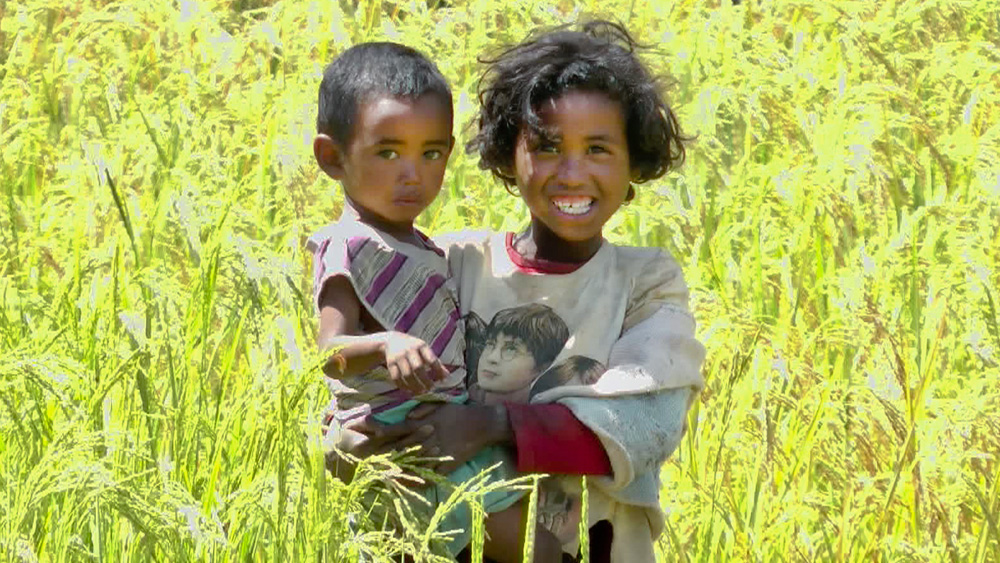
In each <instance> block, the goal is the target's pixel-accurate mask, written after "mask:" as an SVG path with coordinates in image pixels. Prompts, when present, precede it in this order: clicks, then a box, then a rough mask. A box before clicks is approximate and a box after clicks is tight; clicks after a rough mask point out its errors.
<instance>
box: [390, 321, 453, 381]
mask: <svg viewBox="0 0 1000 563" xmlns="http://www.w3.org/2000/svg"><path fill="white" fill-rule="evenodd" d="M385 366H386V368H388V370H389V378H390V379H392V381H393V383H395V384H396V387H399V388H400V389H404V390H406V391H409V392H410V393H413V394H414V395H420V394H423V393H426V392H428V391H430V390H431V388H433V387H434V382H435V381H439V380H441V379H444V378H445V377H447V376H448V370H446V369H445V367H444V365H443V364H441V360H439V359H438V357H437V356H436V355H435V354H434V352H433V351H432V350H431V348H430V346H428V345H427V343H426V342H424V341H423V340H421V339H419V338H417V337H415V336H410V335H409V334H405V333H402V332H395V331H393V332H389V333H387V336H386V339H385Z"/></svg>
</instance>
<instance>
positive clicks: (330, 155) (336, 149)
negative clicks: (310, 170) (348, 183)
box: [313, 133, 344, 180]
mask: <svg viewBox="0 0 1000 563" xmlns="http://www.w3.org/2000/svg"><path fill="white" fill-rule="evenodd" d="M313 155H315V157H316V163H317V164H319V167H320V169H322V170H323V172H326V175H327V176H329V177H331V178H333V179H334V180H341V179H343V178H344V151H343V149H342V148H341V146H340V144H338V143H337V142H336V141H334V140H333V138H331V137H330V136H329V135H324V134H322V133H321V134H319V135H316V138H315V139H313Z"/></svg>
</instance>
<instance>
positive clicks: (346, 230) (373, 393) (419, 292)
mask: <svg viewBox="0 0 1000 563" xmlns="http://www.w3.org/2000/svg"><path fill="white" fill-rule="evenodd" d="M415 232H416V234H417V236H418V238H419V240H420V241H421V243H422V245H421V247H418V246H415V245H413V244H407V243H403V242H400V241H398V240H397V239H395V238H393V237H392V236H391V235H389V234H387V233H384V232H381V231H379V230H377V229H375V228H373V227H371V226H370V225H366V224H364V223H361V222H360V221H358V220H357V219H356V218H354V217H351V216H349V215H346V214H345V216H344V217H342V218H341V220H340V221H338V222H336V223H334V224H332V225H329V226H327V227H324V228H323V229H321V230H320V231H318V232H317V233H316V234H315V235H313V236H312V237H310V238H309V241H308V243H307V249H308V250H309V251H310V252H312V254H313V276H314V277H313V281H314V283H313V303H314V304H315V305H316V307H317V310H318V308H319V296H320V294H321V290H322V288H323V285H324V284H325V283H326V282H327V280H329V279H331V278H333V277H335V276H344V277H345V278H346V279H347V280H348V281H349V282H350V283H351V286H352V287H353V288H354V291H355V294H356V295H357V297H358V300H359V301H360V302H361V303H362V305H363V306H364V307H365V308H366V309H367V310H368V312H369V313H370V314H371V315H372V317H373V318H374V319H375V320H376V321H378V322H379V324H381V325H382V326H383V327H385V329H386V330H395V331H398V332H405V333H407V334H409V335H411V336H415V337H417V338H420V339H421V340H423V341H424V342H426V343H427V344H428V345H429V346H430V348H431V350H432V351H433V352H434V354H435V355H436V356H437V357H438V359H440V360H441V363H442V364H444V366H445V368H447V369H448V371H449V372H450V375H449V377H447V378H445V379H444V380H442V381H438V382H437V383H436V385H435V387H434V389H433V390H432V391H431V392H430V393H427V394H424V395H421V396H419V397H413V396H412V395H411V394H410V393H408V392H406V391H403V390H401V389H398V388H397V387H396V386H395V385H394V384H393V383H392V381H390V380H389V378H388V372H387V370H386V368H385V366H384V365H383V366H379V367H377V368H375V369H374V370H372V371H370V372H368V373H365V374H362V375H357V376H353V377H347V378H343V379H339V380H334V379H330V378H327V382H328V385H329V387H330V390H331V392H332V394H333V401H332V402H331V405H330V407H331V409H332V412H331V414H334V415H335V417H336V418H337V419H338V420H340V421H342V422H343V421H346V420H350V419H352V418H356V417H358V416H364V415H366V414H368V413H374V412H379V411H382V410H385V409H388V408H391V407H393V406H395V405H398V404H399V403H401V402H403V401H406V400H409V399H412V398H416V399H418V400H425V401H441V400H446V398H447V397H448V396H454V395H458V394H460V393H462V392H464V391H465V389H464V385H463V382H464V379H465V367H464V360H463V355H464V353H465V331H464V327H463V323H462V319H461V318H460V314H459V309H458V302H457V300H456V297H455V289H454V285H453V283H452V281H451V277H450V276H449V273H448V263H447V261H446V260H445V257H444V253H443V252H442V251H441V249H439V248H437V247H436V246H434V244H433V243H432V242H431V241H430V240H429V239H428V238H427V237H426V236H424V235H423V233H420V232H419V231H415Z"/></svg>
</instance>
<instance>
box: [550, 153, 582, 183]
mask: <svg viewBox="0 0 1000 563" xmlns="http://www.w3.org/2000/svg"><path fill="white" fill-rule="evenodd" d="M556 177H557V179H558V180H559V182H560V183H561V184H563V185H566V186H579V185H580V184H583V182H584V179H585V177H586V175H585V174H584V170H583V162H582V161H581V159H579V158H577V157H575V156H565V157H563V159H562V160H561V161H560V162H559V168H558V169H557V170H556Z"/></svg>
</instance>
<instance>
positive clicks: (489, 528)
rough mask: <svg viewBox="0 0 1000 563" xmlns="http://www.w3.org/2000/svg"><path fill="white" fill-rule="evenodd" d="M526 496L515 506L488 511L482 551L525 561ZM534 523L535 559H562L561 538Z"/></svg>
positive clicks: (538, 562) (502, 560)
mask: <svg viewBox="0 0 1000 563" xmlns="http://www.w3.org/2000/svg"><path fill="white" fill-rule="evenodd" d="M526 503H527V499H523V500H522V501H521V502H519V503H517V504H515V505H514V506H512V507H510V508H508V509H506V510H502V511H500V512H495V513H493V514H487V515H486V523H485V524H486V542H485V545H484V546H483V555H485V556H486V557H487V558H489V559H492V560H494V561H496V562H497V563H522V562H521V555H522V554H523V553H524V536H525V533H524V530H525V525H526V524H527V522H525V520H526V519H527V512H528V511H527V504H526ZM532 525H533V526H535V554H534V559H533V560H532V561H533V562H534V563H561V561H562V545H560V544H559V539H558V538H556V536H555V535H554V534H553V533H552V532H550V531H548V530H547V529H546V528H545V527H544V526H542V525H541V524H539V523H533V524H532Z"/></svg>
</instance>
